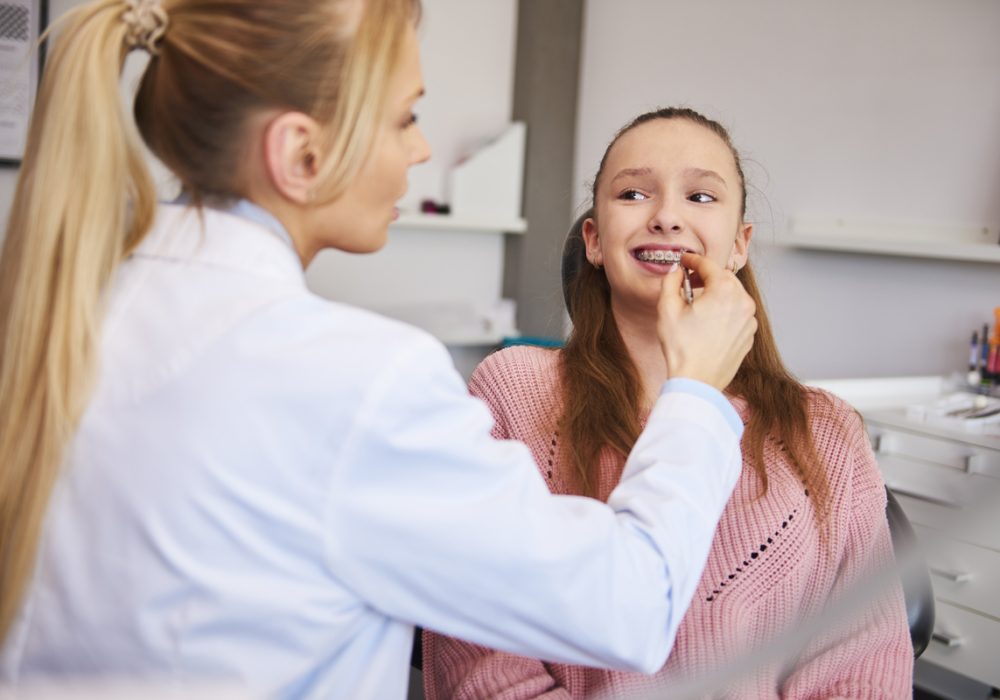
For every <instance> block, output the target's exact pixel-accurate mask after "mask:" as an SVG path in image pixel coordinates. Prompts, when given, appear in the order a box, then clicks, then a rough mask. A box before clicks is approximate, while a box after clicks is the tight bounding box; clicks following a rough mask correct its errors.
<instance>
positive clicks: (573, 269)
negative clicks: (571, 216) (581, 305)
mask: <svg viewBox="0 0 1000 700" xmlns="http://www.w3.org/2000/svg"><path fill="white" fill-rule="evenodd" d="M593 215H594V208H593V207H591V208H589V209H588V210H587V211H585V212H583V213H582V214H580V216H578V217H577V219H576V221H574V222H573V225H572V226H570V227H569V233H568V234H566V242H565V243H563V252H562V291H563V301H564V302H565V303H566V311H567V312H568V313H569V317H570V319H572V318H573V304H572V301H571V300H570V297H569V284H570V282H572V281H573V278H574V277H576V275H577V273H578V272H579V271H580V268H581V267H582V266H583V265H586V264H587V246H586V245H585V244H584V242H583V222H584V220H586V219H589V218H591V217H592V216H593Z"/></svg>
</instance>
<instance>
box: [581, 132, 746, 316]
mask: <svg viewBox="0 0 1000 700" xmlns="http://www.w3.org/2000/svg"><path fill="white" fill-rule="evenodd" d="M742 200H743V186H742V184H741V182H740V177H739V174H738V173H737V170H736V162H735V160H734V159H733V154H732V153H731V152H730V150H729V147H728V146H727V145H726V143H725V142H724V141H723V140H722V139H721V138H719V136H718V135H716V134H715V133H713V132H712V131H711V130H709V129H708V128H706V127H704V126H701V125H700V124H696V123H695V122H692V121H690V120H688V119H683V118H675V119H655V120H653V121H650V122H646V123H644V124H640V125H639V126H637V127H635V128H633V129H631V130H630V131H628V132H626V133H625V134H623V135H622V136H621V137H620V138H619V139H618V141H617V142H616V143H615V144H614V145H613V146H612V147H611V151H610V152H609V153H608V157H607V161H606V162H605V165H604V170H603V172H602V173H601V175H600V180H599V181H598V183H597V192H596V197H595V202H594V207H595V212H596V214H595V218H594V219H588V220H587V221H585V222H584V226H583V238H584V241H585V243H586V246H587V258H588V260H590V261H591V262H592V263H597V264H599V265H603V266H604V269H605V272H606V274H607V278H608V283H609V284H610V286H611V297H612V306H613V307H614V308H617V309H621V310H625V309H649V308H652V309H655V308H656V302H657V300H658V298H659V293H660V286H661V284H662V278H663V276H664V275H665V274H666V273H667V271H668V270H669V269H670V265H669V264H664V263H663V262H662V261H661V262H657V261H656V258H657V257H660V258H663V257H665V253H664V252H661V253H657V251H683V250H689V251H693V252H695V253H699V254H701V255H704V256H706V257H709V258H711V259H712V260H714V261H715V262H716V263H718V264H719V265H721V266H723V267H730V268H731V267H732V263H733V262H734V261H735V262H736V264H737V266H738V267H742V266H743V265H744V264H745V263H746V259H747V244H748V243H749V241H750V237H751V235H752V233H753V226H752V225H751V224H744V223H743V220H742V219H743V216H742V212H741V207H742ZM696 293H697V292H696Z"/></svg>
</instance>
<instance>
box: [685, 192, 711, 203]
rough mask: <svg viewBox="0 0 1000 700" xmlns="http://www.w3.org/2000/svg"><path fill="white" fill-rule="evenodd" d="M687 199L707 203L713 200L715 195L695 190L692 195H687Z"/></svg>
mask: <svg viewBox="0 0 1000 700" xmlns="http://www.w3.org/2000/svg"><path fill="white" fill-rule="evenodd" d="M688 199H690V200H691V201H692V202H698V203H699V204H708V203H709V202H714V201H715V197H713V196H712V195H710V194H708V193H707V192H695V193H694V194H693V195H691V196H690V197H688Z"/></svg>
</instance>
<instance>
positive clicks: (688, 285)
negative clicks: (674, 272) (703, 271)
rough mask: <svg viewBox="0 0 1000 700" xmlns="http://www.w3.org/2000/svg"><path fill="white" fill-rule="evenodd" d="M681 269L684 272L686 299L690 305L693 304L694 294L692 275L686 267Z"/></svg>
mask: <svg viewBox="0 0 1000 700" xmlns="http://www.w3.org/2000/svg"><path fill="white" fill-rule="evenodd" d="M681 269H682V270H683V271H684V299H685V300H687V303H688V304H693V303H694V292H693V291H692V290H691V273H690V272H689V271H688V269H687V268H686V267H682V268H681Z"/></svg>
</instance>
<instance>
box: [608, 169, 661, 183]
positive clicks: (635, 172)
mask: <svg viewBox="0 0 1000 700" xmlns="http://www.w3.org/2000/svg"><path fill="white" fill-rule="evenodd" d="M652 174H653V169H652V168H625V169H624V170H619V171H618V173H617V174H616V175H615V176H614V177H613V178H611V182H615V181H616V180H621V179H622V178H624V177H645V176H648V175H652Z"/></svg>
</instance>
